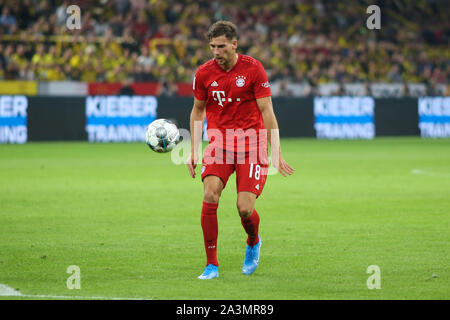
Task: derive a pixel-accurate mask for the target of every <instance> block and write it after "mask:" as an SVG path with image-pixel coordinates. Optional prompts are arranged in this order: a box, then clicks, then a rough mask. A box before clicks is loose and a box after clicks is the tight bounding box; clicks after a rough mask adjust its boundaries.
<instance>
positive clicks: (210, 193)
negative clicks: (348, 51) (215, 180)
mask: <svg viewBox="0 0 450 320" xmlns="http://www.w3.org/2000/svg"><path fill="white" fill-rule="evenodd" d="M219 198H220V192H217V191H215V190H213V189H206V190H205V192H204V194H203V201H205V202H208V203H219Z"/></svg>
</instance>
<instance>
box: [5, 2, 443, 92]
mask: <svg viewBox="0 0 450 320" xmlns="http://www.w3.org/2000/svg"><path fill="white" fill-rule="evenodd" d="M369 2H375V3H369ZM377 2H379V6H380V8H381V13H382V20H381V29H380V30H368V29H367V28H366V19H367V17H368V14H367V13H366V8H367V6H368V5H370V4H377ZM71 4H77V5H79V7H80V8H81V14H82V17H81V22H82V25H81V29H79V30H69V29H68V28H67V27H66V19H67V16H68V15H67V13H66V9H67V7H68V6H69V5H71ZM449 12H450V11H449V10H448V2H447V1H446V0H418V1H408V0H387V1H382V2H381V1H362V0H349V1H325V0H314V1H313V0H285V1H273V0H260V1H257V2H256V1H250V0H238V1H234V0H233V1H226V2H221V1H194V0H192V1H189V0H186V1H162V0H100V1H57V0H54V1H51V0H44V1H38V0H21V1H13V0H0V13H1V15H0V81H1V80H22V81H42V82H51V81H80V82H86V83H128V84H129V83H133V82H138V83H141V82H158V83H160V84H161V85H160V86H159V89H158V90H159V91H158V94H166V95H174V94H177V93H180V92H179V90H180V88H187V89H185V91H186V90H187V91H189V86H184V87H183V86H181V87H180V86H177V85H175V84H180V83H181V84H183V83H184V84H187V83H189V82H190V81H191V78H192V75H193V73H194V72H195V69H196V68H197V67H198V66H199V65H200V64H201V63H203V62H205V61H207V60H208V59H210V53H209V50H208V46H207V43H206V41H205V40H204V34H205V33H206V31H207V28H208V26H209V25H210V24H211V23H212V22H214V21H216V20H219V19H226V20H231V21H233V22H234V23H236V25H237V26H238V29H239V39H238V40H239V50H240V52H241V53H243V54H249V55H251V56H253V57H255V58H257V59H259V60H260V61H262V63H263V64H264V66H265V67H266V70H267V72H268V76H269V80H270V81H271V83H272V88H273V94H274V95H275V96H305V95H317V94H320V95H330V94H346V95H348V94H349V95H365V94H373V95H378V96H408V95H410V96H420V95H424V94H427V95H448V93H449V90H448V89H447V88H448V83H449V75H450V73H449V59H450V55H449V40H450V37H449V36H450V17H449ZM124 87H126V86H124Z"/></svg>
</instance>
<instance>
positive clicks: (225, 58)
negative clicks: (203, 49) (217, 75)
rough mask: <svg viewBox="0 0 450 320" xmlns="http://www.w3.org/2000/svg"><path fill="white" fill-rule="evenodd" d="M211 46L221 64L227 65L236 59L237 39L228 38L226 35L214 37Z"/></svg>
mask: <svg viewBox="0 0 450 320" xmlns="http://www.w3.org/2000/svg"><path fill="white" fill-rule="evenodd" d="M209 47H210V49H211V52H212V53H213V55H214V59H216V61H217V63H218V64H219V65H220V66H223V67H226V66H227V65H230V64H231V63H232V61H234V59H235V56H236V48H237V40H228V39H227V37H225V36H220V37H217V38H212V39H211V40H210V41H209Z"/></svg>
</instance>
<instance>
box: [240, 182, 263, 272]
mask: <svg viewBox="0 0 450 320" xmlns="http://www.w3.org/2000/svg"><path fill="white" fill-rule="evenodd" d="M255 201H256V194H254V193H251V192H247V191H241V192H239V193H238V200H237V206H238V211H239V215H240V216H241V223H242V226H243V227H244V229H245V232H247V235H248V237H247V247H246V249H245V258H244V263H243V265H242V273H243V274H245V275H251V274H252V273H253V272H255V270H256V268H257V267H258V264H259V253H260V249H261V238H260V237H259V234H258V231H259V215H258V212H256V210H255V209H254V206H255Z"/></svg>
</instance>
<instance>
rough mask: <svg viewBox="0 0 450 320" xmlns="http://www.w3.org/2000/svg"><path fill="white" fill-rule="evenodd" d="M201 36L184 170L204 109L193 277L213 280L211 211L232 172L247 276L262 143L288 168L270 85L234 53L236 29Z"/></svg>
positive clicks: (263, 166)
mask: <svg viewBox="0 0 450 320" xmlns="http://www.w3.org/2000/svg"><path fill="white" fill-rule="evenodd" d="M206 38H207V39H208V41H209V47H210V49H211V51H212V54H213V56H214V58H213V59H211V60H209V61H208V62H206V63H205V64H203V65H201V66H200V67H199V68H198V69H197V71H196V73H195V78H194V81H193V91H194V105H193V108H192V112H191V116H190V128H191V143H192V147H191V155H190V156H189V158H188V163H187V166H188V170H189V173H190V175H191V177H192V178H195V175H196V172H195V168H196V165H197V161H198V146H199V144H200V141H201V136H202V130H203V122H204V116H205V111H206V120H207V125H208V127H207V129H208V130H207V133H208V137H209V139H210V143H209V145H208V147H207V148H206V150H205V153H204V156H203V160H202V170H201V177H202V181H203V185H204V195H203V207H202V211H201V226H202V230H203V237H204V245H205V250H206V268H205V269H204V272H203V274H201V275H200V276H199V277H198V278H199V279H213V278H217V277H218V276H219V262H218V260H217V234H218V226H217V208H218V204H219V198H220V196H221V193H222V190H223V189H224V188H225V186H226V184H227V181H228V178H229V176H230V175H231V174H232V173H233V172H236V187H237V209H238V212H239V215H240V217H241V223H242V226H243V227H244V229H245V231H246V233H247V235H248V237H247V246H246V251H245V259H244V263H243V267H242V272H243V274H245V275H251V274H252V273H253V272H254V271H255V270H256V267H257V266H258V262H259V253H260V248H261V238H260V237H259V234H258V231H259V215H258V212H256V210H255V200H256V198H257V197H258V196H259V195H260V194H261V192H262V190H263V188H264V184H265V182H266V177H267V171H268V167H269V166H268V163H269V161H268V144H267V140H269V141H271V154H272V163H273V165H274V167H275V168H277V169H278V171H279V172H280V173H281V174H282V175H283V176H287V175H290V174H292V173H293V172H294V169H293V168H292V167H291V166H290V165H289V164H287V163H286V162H285V161H284V159H283V156H282V154H281V147H280V140H279V134H278V123H277V120H276V117H275V114H274V112H273V107H272V99H271V91H270V85H269V82H268V80H267V75H266V72H265V70H264V67H263V66H262V64H261V63H260V62H259V61H258V60H256V59H254V58H252V57H250V56H246V55H242V54H238V53H236V49H237V32H236V26H235V25H234V24H233V23H231V22H228V21H218V22H216V23H214V24H213V25H212V26H211V27H210V28H209V30H208V33H207V34H206Z"/></svg>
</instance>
